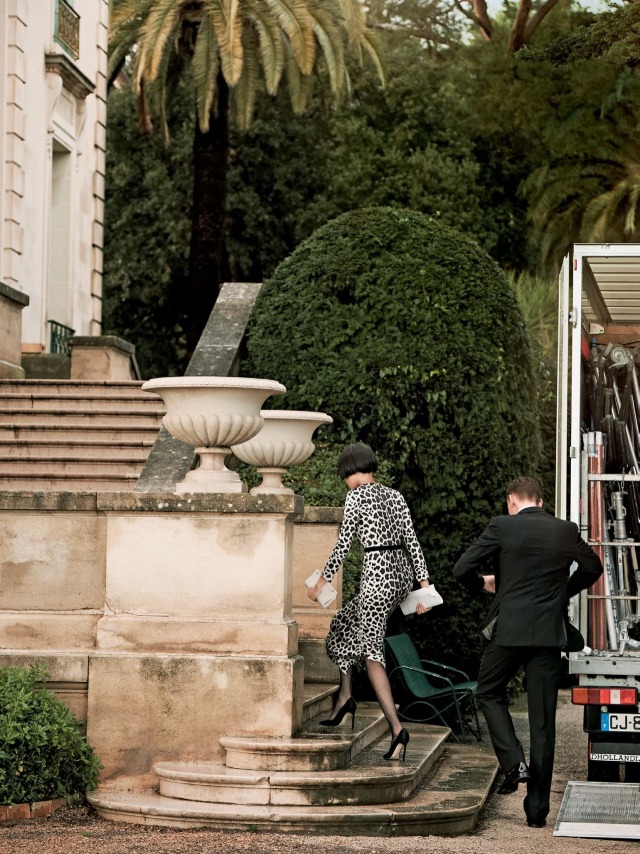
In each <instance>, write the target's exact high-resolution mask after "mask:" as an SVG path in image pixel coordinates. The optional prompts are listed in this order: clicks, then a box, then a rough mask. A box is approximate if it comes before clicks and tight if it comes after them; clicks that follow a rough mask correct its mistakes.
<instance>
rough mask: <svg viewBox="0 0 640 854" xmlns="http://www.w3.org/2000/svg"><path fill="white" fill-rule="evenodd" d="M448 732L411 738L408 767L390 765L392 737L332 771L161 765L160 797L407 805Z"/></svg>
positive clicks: (417, 734) (227, 801) (288, 803)
mask: <svg viewBox="0 0 640 854" xmlns="http://www.w3.org/2000/svg"><path fill="white" fill-rule="evenodd" d="M449 734H450V731H449V730H448V729H447V728H446V727H424V728H423V729H422V731H415V730H414V732H413V733H412V738H411V742H410V747H411V748H412V749H411V750H408V752H407V756H406V760H405V761H404V762H387V761H385V760H384V759H383V758H382V757H383V754H384V753H385V752H386V751H387V750H388V749H389V743H390V738H389V737H388V733H385V735H384V737H383V738H381V739H379V740H378V741H377V742H376V743H375V744H374V745H372V746H371V747H368V748H367V749H366V750H364V751H363V752H362V753H359V754H358V755H357V756H356V758H355V759H354V760H353V761H352V762H351V763H350V764H349V767H348V768H341V769H336V770H333V771H273V772H272V771H252V770H241V769H237V768H227V767H226V765H223V764H222V763H216V762H160V763H158V764H157V765H154V768H153V770H154V772H155V773H156V774H157V775H158V777H159V778H160V794H161V795H163V796H164V797H169V798H178V799H182V800H189V801H206V802H207V803H217V804H220V803H224V804H273V805H276V806H336V805H337V806H345V805H347V804H381V803H388V802H390V801H404V800H406V799H407V798H409V797H411V794H412V793H413V791H414V790H415V789H416V788H417V787H418V786H419V785H420V783H421V782H422V780H423V778H424V777H425V775H426V774H428V773H429V771H430V770H431V768H432V767H433V766H434V764H435V763H436V762H437V760H438V758H439V757H440V755H441V753H442V751H443V750H444V743H445V741H446V740H447V738H448V737H449Z"/></svg>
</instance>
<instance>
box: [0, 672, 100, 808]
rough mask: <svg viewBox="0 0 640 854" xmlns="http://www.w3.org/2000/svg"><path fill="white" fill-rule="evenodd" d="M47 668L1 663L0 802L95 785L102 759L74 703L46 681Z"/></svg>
mask: <svg viewBox="0 0 640 854" xmlns="http://www.w3.org/2000/svg"><path fill="white" fill-rule="evenodd" d="M47 675H48V674H47V671H46V670H45V669H44V668H43V667H41V666H40V665H38V664H35V663H34V664H32V665H31V666H30V667H29V668H28V669H23V668H21V667H1V668H0V804H17V803H25V802H29V803H34V802H35V801H43V800H47V799H49V798H62V797H66V796H67V795H72V794H75V793H76V792H84V791H85V790H87V789H94V788H95V787H96V785H97V782H98V771H99V769H100V767H101V766H100V761H99V760H98V758H97V757H96V755H95V754H94V752H93V750H92V749H91V747H90V746H89V744H88V743H87V740H86V739H85V737H84V736H83V735H82V733H81V732H80V729H79V727H78V721H77V720H76V719H75V717H74V716H73V715H72V714H71V712H70V711H69V709H68V708H67V707H66V706H65V705H64V703H62V702H61V701H60V700H58V699H57V698H56V697H54V695H53V694H52V693H51V692H50V691H47V690H46V689H45V688H43V687H42V685H43V683H44V681H45V679H46V678H47Z"/></svg>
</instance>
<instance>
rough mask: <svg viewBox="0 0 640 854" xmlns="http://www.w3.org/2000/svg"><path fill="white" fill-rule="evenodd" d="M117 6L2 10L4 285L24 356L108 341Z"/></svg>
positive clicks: (14, 1) (13, 5)
mask: <svg viewBox="0 0 640 854" xmlns="http://www.w3.org/2000/svg"><path fill="white" fill-rule="evenodd" d="M108 16H109V2H108V0H0V71H1V73H0V282H2V283H3V284H4V285H5V286H6V287H8V288H9V289H12V290H13V291H17V292H19V293H20V294H23V295H24V296H25V297H28V305H25V306H24V308H23V310H22V351H23V352H24V353H50V352H57V349H56V348H57V347H58V346H60V340H61V339H62V341H63V344H64V341H65V339H68V338H69V337H70V336H71V335H72V334H74V333H75V334H76V335H79V336H91V335H99V334H100V332H101V302H102V246H103V234H102V232H103V212H104V183H105V182H104V175H105V141H106V97H107V41H108Z"/></svg>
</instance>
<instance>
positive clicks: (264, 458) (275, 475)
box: [231, 409, 333, 495]
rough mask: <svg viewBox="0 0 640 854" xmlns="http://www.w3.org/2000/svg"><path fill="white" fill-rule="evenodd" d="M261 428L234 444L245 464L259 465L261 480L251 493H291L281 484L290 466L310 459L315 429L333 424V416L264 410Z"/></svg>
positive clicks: (233, 446) (318, 413)
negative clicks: (248, 437) (254, 433)
mask: <svg viewBox="0 0 640 854" xmlns="http://www.w3.org/2000/svg"><path fill="white" fill-rule="evenodd" d="M260 414H261V415H262V417H263V418H264V426H263V427H262V430H261V431H260V432H259V433H258V434H256V435H255V436H254V437H253V438H252V439H249V440H247V441H246V442H242V443H239V444H234V445H232V447H231V450H232V451H233V453H234V454H235V455H236V457H238V459H239V460H242V462H244V463H249V465H252V466H256V467H257V469H258V472H259V473H260V474H261V475H262V483H261V484H260V485H259V486H254V488H253V489H252V490H251V492H252V493H258V494H259V493H265V492H266V493H278V494H285V495H289V494H292V493H293V490H292V489H289V488H288V487H286V486H283V485H282V475H283V474H286V472H287V469H289V468H290V467H291V466H293V465H296V464H297V463H302V462H304V461H305V460H306V459H308V458H309V457H310V456H311V454H312V453H313V452H314V450H315V445H314V444H313V442H312V441H311V437H312V436H313V433H314V431H315V430H316V429H317V428H318V427H320V426H321V425H322V424H332V423H333V418H332V417H331V416H330V415H326V414H325V413H324V412H288V411H287V410H285V409H273V410H263V411H262V412H261V413H260Z"/></svg>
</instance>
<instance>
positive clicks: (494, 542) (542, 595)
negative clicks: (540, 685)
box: [453, 507, 602, 647]
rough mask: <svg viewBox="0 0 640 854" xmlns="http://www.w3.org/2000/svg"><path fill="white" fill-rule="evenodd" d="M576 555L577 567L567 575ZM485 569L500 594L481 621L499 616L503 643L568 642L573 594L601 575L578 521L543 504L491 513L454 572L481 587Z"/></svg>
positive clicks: (498, 630) (498, 638)
mask: <svg viewBox="0 0 640 854" xmlns="http://www.w3.org/2000/svg"><path fill="white" fill-rule="evenodd" d="M574 561H575V562H576V563H577V564H578V568H577V569H576V571H575V572H574V573H573V574H572V575H571V577H569V570H570V568H571V565H572V564H573V562H574ZM481 569H484V570H485V574H491V573H495V576H496V594H495V596H494V597H493V600H492V602H491V606H490V608H489V612H488V613H487V616H486V619H485V621H484V623H483V626H482V627H483V628H484V626H486V625H488V624H489V623H490V622H491V621H492V620H493V618H494V617H496V616H498V622H497V626H496V630H495V633H494V635H493V640H494V641H495V642H496V643H498V644H499V645H500V646H558V647H560V646H564V644H565V643H566V629H565V625H564V618H565V615H566V608H567V603H568V601H569V598H570V597H571V596H575V594H576V593H579V592H580V591H581V590H585V589H586V588H587V587H591V585H592V584H593V583H594V581H596V580H597V579H598V578H599V577H600V576H601V575H602V563H601V562H600V558H599V557H598V555H597V554H596V553H595V552H594V551H593V549H592V548H591V547H590V546H588V545H587V544H586V543H585V542H584V540H583V539H582V537H581V536H580V533H579V531H578V526H577V525H575V524H574V523H573V522H565V521H564V520H562V519H556V518H555V516H551V515H550V514H549V513H547V512H546V511H545V510H543V509H542V507H525V508H524V509H523V510H521V511H520V512H519V513H517V514H516V515H515V516H496V517H495V518H494V519H492V520H491V522H490V523H489V526H488V527H487V528H486V530H485V531H484V533H483V534H482V536H481V537H480V538H479V539H478V540H476V542H475V543H474V544H473V545H472V546H470V548H469V549H468V550H467V551H466V552H465V553H464V554H463V555H462V557H461V558H460V560H459V561H458V562H457V563H456V565H455V567H454V568H453V574H454V575H455V577H456V578H457V579H458V580H459V581H460V582H461V583H462V584H464V585H465V586H466V587H467V588H469V589H470V590H472V591H476V592H477V591H481V590H482V589H483V584H484V582H483V579H482V575H481V574H480V570H481Z"/></svg>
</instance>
